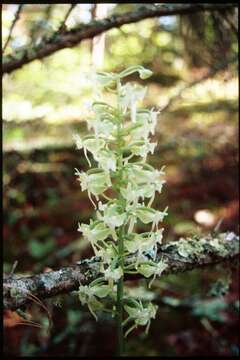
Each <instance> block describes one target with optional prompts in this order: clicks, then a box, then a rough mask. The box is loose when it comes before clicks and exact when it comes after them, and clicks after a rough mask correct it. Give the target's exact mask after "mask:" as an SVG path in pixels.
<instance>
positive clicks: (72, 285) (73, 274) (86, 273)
mask: <svg viewBox="0 0 240 360" xmlns="http://www.w3.org/2000/svg"><path fill="white" fill-rule="evenodd" d="M146 256H150V255H148V254H146ZM238 258H239V237H238V236H237V235H235V234H233V233H222V234H218V235H217V236H212V235H208V236H206V237H202V238H187V239H180V240H179V241H176V242H170V243H168V244H165V245H162V246H161V247H159V249H158V259H159V260H160V259H161V260H164V261H165V262H166V263H167V265H168V266H167V267H166V269H165V270H164V271H163V273H162V276H163V275H168V274H174V273H180V272H184V271H187V270H192V269H195V268H201V267H204V266H210V265H214V264H217V263H220V262H224V261H231V263H232V262H233V260H235V259H236V261H238ZM126 261H127V263H128V264H129V263H132V262H135V261H136V258H135V257H134V256H131V257H128V258H127V260H126ZM99 264H100V263H99V260H98V259H97V258H94V257H93V258H91V259H86V260H82V261H79V262H78V263H76V264H74V265H72V266H69V267H65V268H62V269H59V270H56V271H50V272H45V273H42V274H38V275H32V276H25V277H24V276H21V277H18V276H16V275H10V276H6V277H4V281H3V294H4V308H5V309H11V310H15V309H17V308H19V307H22V306H24V305H26V304H28V303H29V302H31V298H30V296H31V295H34V296H37V297H38V298H39V299H44V298H49V297H53V296H55V295H59V294H63V293H69V292H71V291H73V290H77V289H78V287H79V284H80V283H81V284H83V285H86V284H89V283H90V282H91V281H93V280H94V279H96V278H97V277H98V276H99V275H100V267H99ZM131 278H134V277H132V275H131V276H130V275H129V280H131Z"/></svg>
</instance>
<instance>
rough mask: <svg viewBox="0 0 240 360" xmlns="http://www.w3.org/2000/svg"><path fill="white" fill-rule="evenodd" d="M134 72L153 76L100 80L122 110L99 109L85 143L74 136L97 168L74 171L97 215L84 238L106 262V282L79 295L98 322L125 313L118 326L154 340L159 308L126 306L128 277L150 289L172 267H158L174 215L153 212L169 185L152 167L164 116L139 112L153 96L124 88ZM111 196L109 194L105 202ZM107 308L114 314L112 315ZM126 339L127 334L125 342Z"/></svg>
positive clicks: (98, 104) (130, 301) (100, 76)
mask: <svg viewBox="0 0 240 360" xmlns="http://www.w3.org/2000/svg"><path fill="white" fill-rule="evenodd" d="M135 72H137V73H138V74H139V76H140V78H141V79H146V78H148V77H149V76H151V75H152V71H150V70H148V69H145V68H144V67H143V66H140V65H136V66H135V65H134V66H130V67H129V68H128V69H126V70H124V71H122V72H121V73H119V74H114V73H106V72H101V73H97V75H96V81H97V82H98V84H99V85H100V86H101V87H102V88H104V89H106V90H110V91H111V92H113V93H115V94H116V103H115V105H113V104H111V105H109V104H107V103H105V102H103V101H94V102H92V105H91V108H92V110H93V112H94V113H95V118H94V119H91V121H89V123H88V129H89V130H91V131H92V133H91V134H90V135H87V136H84V137H80V136H79V135H74V140H75V141H76V147H77V149H79V150H81V149H83V152H84V155H85V157H86V159H87V161H88V164H89V166H90V167H91V166H92V165H91V162H90V160H89V158H88V152H90V153H91V155H92V158H93V159H94V161H95V162H96V163H97V165H96V167H95V168H91V169H90V170H88V171H87V172H84V171H79V170H78V169H75V174H76V175H77V177H78V180H79V181H80V185H81V189H82V191H85V190H86V191H87V193H88V196H89V199H90V201H91V202H92V204H93V206H94V208H95V210H96V220H90V223H89V224H79V227H78V231H80V232H81V233H82V235H83V237H84V238H85V239H86V240H87V241H89V243H90V244H91V246H92V249H93V251H94V254H95V255H96V256H98V257H99V259H100V272H102V275H101V277H100V278H99V279H97V280H95V281H93V282H92V283H91V284H89V285H88V286H83V285H81V286H80V287H79V299H80V301H81V303H82V305H85V304H87V305H88V308H89V311H90V312H91V313H92V315H93V316H94V317H95V318H96V319H97V315H96V312H97V311H99V310H106V311H112V312H114V313H115V314H118V315H119V314H121V313H122V310H123V308H124V310H125V315H126V317H125V320H124V319H120V318H119V316H118V317H117V319H118V320H117V321H118V322H121V323H122V325H123V326H125V325H126V324H128V323H131V324H130V327H129V328H128V330H127V331H126V333H125V336H127V335H128V334H129V333H130V332H131V331H133V330H134V329H135V328H136V327H138V326H145V327H146V332H148V330H149V326H150V321H151V319H154V318H155V316H156V311H157V307H156V306H155V305H153V304H152V303H151V302H148V301H141V299H140V298H139V299H134V298H133V297H132V296H130V295H129V296H127V295H125V293H124V296H125V299H124V304H125V302H127V303H126V304H125V305H124V306H123V289H124V291H125V287H124V273H125V272H126V271H128V272H129V273H136V272H138V273H139V274H141V275H143V276H145V277H146V278H150V277H151V278H152V279H151V282H150V286H151V284H152V282H153V281H154V279H155V278H156V276H161V274H162V272H163V271H164V270H165V269H166V268H167V266H168V265H167V263H165V262H164V261H163V260H160V261H157V248H158V245H159V244H161V242H162V237H163V235H162V233H163V229H162V228H161V229H159V228H158V227H159V223H160V222H161V221H163V219H164V217H165V216H166V215H167V208H165V209H164V211H159V210H155V209H153V208H151V205H152V203H153V201H154V199H155V195H156V192H158V193H161V191H162V186H163V184H164V183H165V180H164V179H163V176H164V171H163V167H162V168H161V169H160V170H156V169H154V168H153V167H152V166H150V165H149V164H147V162H146V161H147V156H148V154H153V152H154V149H155V147H156V145H157V144H156V143H154V142H151V141H150V135H154V133H155V128H156V125H157V116H158V114H159V111H156V110H154V109H151V110H148V109H142V108H141V109H139V108H138V105H139V103H140V102H141V101H142V100H143V98H144V96H145V93H146V88H143V87H141V86H139V85H136V84H134V85H132V84H129V83H126V84H125V85H122V84H121V79H122V78H124V77H126V76H129V75H131V74H133V73H135ZM106 191H109V193H108V194H105V192H106ZM92 196H94V198H95V199H96V203H95V202H94V201H93V199H92ZM103 199H104V203H103V202H102V201H103ZM139 223H143V224H146V226H148V227H149V231H148V232H146V233H142V234H139V233H137V232H135V228H136V226H137V225H138V224H139ZM127 255H135V262H134V263H130V264H126V263H125V261H124V260H125V259H124V258H125V256H127ZM150 258H151V260H149V259H150ZM116 293H117V294H116ZM105 298H107V299H108V302H106V304H108V305H106V304H105V302H104V299H105ZM107 306H110V308H107V309H106V307H107ZM121 328H122V327H121V326H119V329H121ZM119 331H121V330H119ZM122 336H123V334H122V333H120V334H119V337H122Z"/></svg>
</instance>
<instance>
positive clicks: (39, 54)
mask: <svg viewBox="0 0 240 360" xmlns="http://www.w3.org/2000/svg"><path fill="white" fill-rule="evenodd" d="M234 7H237V5H236V4H223V5H222V4H174V5H165V4H161V5H148V6H141V7H139V9H138V10H136V11H132V12H128V13H125V14H119V15H112V16H110V17H108V18H106V19H103V20H95V21H91V22H90V23H88V24H82V25H79V26H78V27H76V28H75V29H72V30H69V31H65V32H59V31H57V32H55V33H54V34H53V35H52V36H51V37H50V39H46V38H45V39H43V40H42V42H41V43H40V44H38V45H35V46H30V47H25V48H23V49H21V50H18V51H16V52H15V54H14V55H8V56H5V57H3V66H2V71H3V73H11V72H12V71H14V70H16V69H19V68H21V67H22V66H23V65H25V64H28V63H30V62H31V61H33V60H36V59H42V58H44V57H46V56H49V55H51V54H53V53H55V52H56V51H58V50H61V49H64V48H70V47H73V46H76V45H77V44H79V43H80V42H81V41H82V40H85V39H91V38H93V37H95V36H97V35H99V34H101V33H103V32H105V31H107V30H110V29H112V28H116V27H121V26H122V25H124V24H130V23H134V22H137V21H140V20H143V19H146V18H151V17H157V16H158V17H161V16H171V15H184V14H192V13H195V12H199V11H216V10H217V11H226V10H228V9H231V8H234Z"/></svg>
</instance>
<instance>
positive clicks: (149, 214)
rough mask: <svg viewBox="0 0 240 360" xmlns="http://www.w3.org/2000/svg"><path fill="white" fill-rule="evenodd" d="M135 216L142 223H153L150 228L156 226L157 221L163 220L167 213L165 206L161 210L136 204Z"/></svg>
mask: <svg viewBox="0 0 240 360" xmlns="http://www.w3.org/2000/svg"><path fill="white" fill-rule="evenodd" d="M136 214H137V217H138V218H139V219H140V220H141V221H142V222H143V223H144V224H148V223H150V222H152V223H153V225H152V230H153V228H154V227H157V226H158V223H159V222H160V221H162V220H163V218H164V216H166V215H167V208H166V209H165V210H164V211H163V212H162V211H158V210H154V209H151V208H148V207H146V206H138V207H137V209H136Z"/></svg>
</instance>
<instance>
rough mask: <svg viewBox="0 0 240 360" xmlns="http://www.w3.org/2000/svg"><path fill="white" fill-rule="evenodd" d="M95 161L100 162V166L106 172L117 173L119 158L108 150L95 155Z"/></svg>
mask: <svg viewBox="0 0 240 360" xmlns="http://www.w3.org/2000/svg"><path fill="white" fill-rule="evenodd" d="M94 159H95V160H96V161H98V163H99V166H100V167H101V168H102V169H103V170H106V171H109V170H112V171H116V164H117V158H116V156H115V154H114V153H113V152H112V151H110V150H107V149H103V150H100V151H98V152H96V153H95V154H94Z"/></svg>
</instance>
